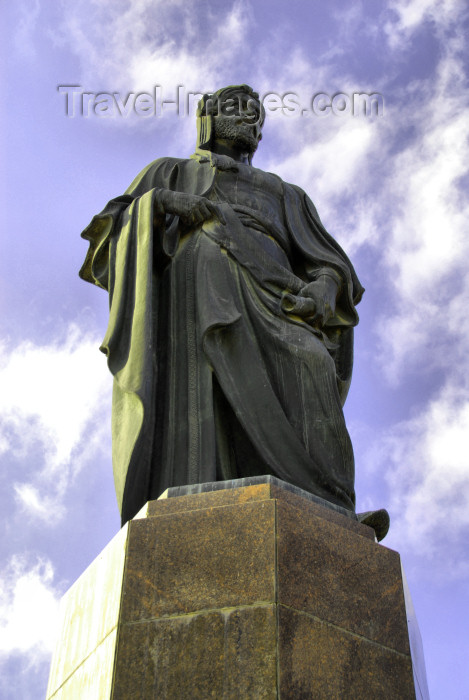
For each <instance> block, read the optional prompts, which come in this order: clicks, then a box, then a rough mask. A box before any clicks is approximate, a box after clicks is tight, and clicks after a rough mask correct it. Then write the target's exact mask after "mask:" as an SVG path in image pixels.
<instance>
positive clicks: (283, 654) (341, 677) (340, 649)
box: [278, 605, 415, 700]
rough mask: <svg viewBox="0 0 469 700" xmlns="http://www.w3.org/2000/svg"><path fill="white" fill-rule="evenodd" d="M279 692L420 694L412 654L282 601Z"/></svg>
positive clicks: (331, 699) (362, 698)
mask: <svg viewBox="0 0 469 700" xmlns="http://www.w3.org/2000/svg"><path fill="white" fill-rule="evenodd" d="M278 612H279V631H278V634H279V641H278V645H279V646H278V653H279V670H280V684H279V685H280V688H279V690H280V692H279V697H281V698H282V700H283V698H291V699H292V700H293V699H294V700H311V698H314V700H415V691H414V684H413V679H412V662H411V659H410V657H409V656H407V655H405V654H399V653H396V652H395V651H394V650H392V649H389V648H387V647H385V646H383V645H379V644H375V643H373V642H370V641H369V640H367V639H364V638H362V637H358V636H356V635H353V634H350V633H348V632H346V631H344V630H342V629H340V628H338V627H333V626H332V625H328V624H326V623H324V622H322V621H321V620H317V619H316V618H313V617H311V616H309V615H306V614H304V613H300V612H298V611H296V610H292V609H290V608H285V607H283V606H282V605H279V611H278Z"/></svg>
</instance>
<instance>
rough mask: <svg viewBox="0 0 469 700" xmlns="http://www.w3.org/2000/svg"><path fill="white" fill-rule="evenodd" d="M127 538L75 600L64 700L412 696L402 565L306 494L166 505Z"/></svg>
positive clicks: (207, 498) (277, 488) (278, 488)
mask: <svg viewBox="0 0 469 700" xmlns="http://www.w3.org/2000/svg"><path fill="white" fill-rule="evenodd" d="M119 542H120V545H119V547H117V548H116V543H115V542H114V544H113V543H110V545H109V547H110V549H109V552H108V553H107V549H108V548H106V549H105V550H104V552H103V555H102V556H101V561H102V564H101V565H100V567H99V568H97V567H96V564H95V565H91V566H90V567H89V569H88V570H87V571H85V572H84V574H83V575H82V576H81V577H80V579H79V582H80V583H79V586H78V588H77V584H75V588H72V589H71V590H72V594H69V595H68V597H66V598H65V603H64V605H65V608H64V613H63V615H64V618H63V619H64V625H65V626H66V623H65V621H69V622H70V630H69V632H67V633H65V632H64V633H63V634H62V636H61V639H60V644H59V647H58V650H57V652H56V655H55V657H54V662H53V666H52V669H53V672H52V674H51V678H53V683H52V686H53V689H52V688H51V693H50V695H49V696H48V697H50V699H51V700H52V698H54V700H71V699H72V698H73V699H75V698H81V697H86V698H88V697H89V698H94V697H96V698H99V700H127V699H128V698H132V700H134V699H135V700H140V699H141V700H150V699H151V700H153V698H155V697H158V698H168V699H173V698H174V700H180V699H182V698H191V699H192V698H194V699H198V698H204V699H205V698H217V699H220V700H227V699H231V698H233V699H235V698H236V699H238V698H243V699H244V698H246V699H250V698H252V699H253V700H257V699H258V698H282V700H290V699H292V700H303V699H304V700H306V699H308V700H309V699H310V698H337V699H340V700H342V699H343V698H354V700H355V699H356V698H360V700H367V699H368V698H370V699H371V698H386V700H387V699H388V698H390V699H392V698H396V699H397V698H399V700H407V698H414V697H415V693H414V690H413V680H412V661H411V655H410V651H409V642H408V632H407V621H406V613H405V604H404V595H403V587H402V578H401V571H400V561H399V555H398V554H397V553H396V552H393V551H392V550H389V549H387V548H385V547H383V546H382V545H379V544H376V543H375V541H374V534H373V530H371V529H370V528H369V527H367V526H365V525H363V524H361V523H359V522H357V521H356V520H354V519H353V518H350V517H348V516H345V515H342V514H341V513H339V512H337V511H334V510H331V509H325V508H323V507H322V506H321V505H320V504H318V503H316V502H314V501H311V499H308V498H303V497H302V495H301V494H300V493H298V489H297V490H296V491H295V490H292V489H283V488H282V485H281V483H280V482H278V480H276V482H271V481H269V483H248V484H243V485H240V486H239V487H237V488H233V487H232V488H227V489H225V490H223V489H220V488H217V489H213V490H210V489H208V490H207V489H205V490H203V489H202V490H201V492H200V493H185V494H183V495H180V496H178V495H173V496H170V497H169V498H162V499H161V500H158V501H153V502H151V503H149V504H147V506H146V507H145V508H144V509H142V511H141V512H140V513H139V514H138V516H137V517H136V518H135V519H134V520H133V521H131V522H129V523H128V525H127V527H126V531H122V532H121V534H120V536H119ZM116 557H117V559H116ZM77 583H78V582H77ZM74 590H75V591H76V590H79V591H82V592H81V593H80V601H85V602H86V601H87V600H88V601H89V609H88V610H87V611H83V610H82V607H83V605H82V603H81V602H80V612H79V614H76V611H74V609H73V608H74V606H75V605H76V604H77V600H78V599H77V595H76V593H74V592H73V591H74ZM95 590H98V591H106V590H112V591H114V593H113V597H112V606H111V607H110V606H109V605H107V604H106V605H105V606H104V610H105V611H107V612H105V615H106V618H105V624H104V623H103V624H104V626H103V624H101V623H100V622H99V620H94V619H93V620H91V618H90V616H91V617H93V618H94V617H95V616H98V617H99V616H100V615H101V613H100V611H99V609H98V608H100V607H101V606H102V603H100V602H99V601H100V600H101V598H102V595H101V593H100V594H99V595H101V598H99V597H98V598H99V599H96V601H94V602H93V597H94V593H93V592H94V591H95ZM119 591H120V598H119V599H117V598H116V595H117V594H118V593H119ZM98 603H99V605H98ZM111 608H112V610H113V611H114V612H113V619H112V620H111V619H109V610H111ZM67 624H68V623H67ZM90 624H92V625H93V629H96V630H98V631H99V630H101V629H102V630H103V634H107V636H105V638H104V639H103V638H102V637H103V634H101V632H99V634H95V633H93V634H92V635H90V632H89V629H87V627H89V625H90ZM63 630H65V627H63ZM77 640H84V641H83V643H81V646H80V647H78V646H77ZM93 647H94V648H93ZM104 649H105V651H106V653H105V663H103V661H102V659H103V658H104V657H103V653H104ZM64 675H66V676H67V677H66V678H65V677H64ZM94 675H96V677H95V680H93V678H94ZM82 691H83V692H82Z"/></svg>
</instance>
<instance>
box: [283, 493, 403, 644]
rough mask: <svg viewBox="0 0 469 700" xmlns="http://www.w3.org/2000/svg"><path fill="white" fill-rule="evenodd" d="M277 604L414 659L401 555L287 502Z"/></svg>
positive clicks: (284, 512)
mask: <svg viewBox="0 0 469 700" xmlns="http://www.w3.org/2000/svg"><path fill="white" fill-rule="evenodd" d="M277 509H278V511H277V512H278V514H277V536H278V601H279V603H282V604H284V605H287V606H288V607H291V608H294V609H295V610H301V611H303V612H307V613H310V614H311V615H315V616H316V617H318V618H319V619H321V620H324V621H327V622H330V623H332V624H334V625H337V626H338V627H341V628H343V629H344V630H347V631H349V632H354V633H355V634H359V635H362V636H363V637H366V638H367V639H370V640H372V641H374V642H378V643H380V644H385V645H386V646H388V647H391V648H392V649H395V650H396V651H399V652H402V653H403V654H409V653H410V650H409V639H408V633H407V619H406V614H405V603H404V593H403V588H402V575H401V564H400V557H399V555H398V554H397V552H394V551H392V550H391V549H387V548H386V547H383V546H381V545H377V544H375V543H374V542H371V541H369V540H365V539H364V538H362V537H357V536H356V535H355V533H353V532H349V531H344V529H343V528H341V527H339V526H338V525H335V524H334V523H331V522H329V521H325V520H323V519H321V518H318V517H317V516H316V515H313V514H312V513H310V512H308V511H306V510H304V509H302V510H299V509H297V508H293V507H292V506H290V505H286V504H284V503H282V502H279V503H278V506H277Z"/></svg>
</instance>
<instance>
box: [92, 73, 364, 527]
mask: <svg viewBox="0 0 469 700" xmlns="http://www.w3.org/2000/svg"><path fill="white" fill-rule="evenodd" d="M263 119H264V113H263V110H262V107H261V105H260V103H259V101H258V95H257V94H256V93H254V92H253V91H252V89H251V88H249V87H248V86H246V85H243V86H234V87H233V86H231V87H229V88H225V89H223V90H220V91H218V92H217V93H214V95H210V96H208V95H206V96H204V98H203V99H202V100H201V102H200V104H199V108H198V115H197V122H198V133H197V140H198V143H197V149H196V151H195V153H194V154H193V155H192V156H191V158H189V159H180V158H161V159H158V160H156V161H154V162H153V163H151V164H150V165H149V166H148V167H146V168H145V169H144V170H143V171H142V172H141V173H140V175H139V176H138V177H137V178H136V179H135V180H134V182H133V183H132V184H131V185H130V187H129V189H128V190H127V191H126V193H125V194H124V195H122V196H120V197H117V198H116V199H113V200H111V201H110V202H109V203H108V205H107V206H106V207H105V209H104V210H103V212H102V213H101V214H99V215H98V216H95V217H94V219H93V220H92V222H91V224H90V225H89V226H88V228H87V229H86V230H85V231H84V232H83V234H82V235H83V237H84V238H86V239H87V240H88V241H89V243H90V248H89V251H88V254H87V257H86V260H85V263H84V265H83V267H82V269H81V271H80V275H81V277H82V278H83V279H85V280H87V281H89V282H92V283H94V284H96V285H98V286H100V287H103V288H104V289H107V290H108V291H109V296H110V319H109V326H108V329H107V333H106V337H105V339H104V341H103V344H102V348H101V349H102V350H103V352H105V353H106V355H107V357H108V364H109V368H110V370H111V372H112V374H113V375H114V394H113V464H114V475H115V484H116V492H117V497H118V502H119V505H120V509H121V514H122V520H123V522H125V521H127V520H128V519H129V518H131V517H133V516H134V515H135V513H136V512H137V511H138V510H139V509H140V508H141V507H142V506H143V505H144V504H145V503H146V501H148V500H150V499H153V498H157V497H158V496H159V495H160V494H161V493H162V492H163V491H164V490H165V489H166V488H168V487H170V486H180V485H185V484H195V483H203V482H213V481H217V480H229V479H236V478H241V477H254V476H258V475H265V474H267V475H269V474H270V475H273V476H276V477H278V478H280V479H283V480H284V481H287V482H289V483H291V484H294V485H296V486H298V487H300V488H302V489H305V490H307V491H309V492H311V493H313V494H316V495H317V496H319V497H321V498H323V499H325V500H326V501H329V502H330V503H333V504H335V505H337V506H341V507H342V508H345V509H347V510H348V511H350V512H354V506H355V495H354V459H353V452H352V446H351V443H350V439H349V435H348V432H347V429H346V426H345V421H344V417H343V412H342V405H343V402H344V401H345V398H346V395H347V391H348V387H349V384H350V378H351V373H352V351H353V327H354V326H355V325H356V324H357V322H358V316H357V314H356V311H355V305H356V304H357V303H358V302H359V301H360V298H361V295H362V293H363V288H362V287H361V285H360V283H359V281H358V279H357V276H356V274H355V272H354V269H353V267H352V265H351V263H350V261H349V259H348V258H347V256H346V255H345V253H344V252H343V251H342V249H341V248H340V246H339V245H338V244H337V243H336V242H335V241H334V239H333V238H332V237H331V236H330V235H329V234H328V233H327V231H326V230H325V229H324V227H323V225H322V224H321V221H320V219H319V217H318V214H317V212H316V209H315V207H314V205H313V204H312V202H311V201H310V199H309V198H308V197H307V195H306V194H305V193H304V192H303V191H302V190H301V189H300V188H298V187H296V186H294V185H291V184H288V183H285V182H283V181H282V180H281V179H280V178H279V177H277V176H276V175H273V174H272V173H267V172H263V171H262V170H258V169H257V168H254V167H252V165H251V160H252V156H253V154H254V152H255V150H256V148H257V145H258V142H259V141H260V138H261V128H262V124H263Z"/></svg>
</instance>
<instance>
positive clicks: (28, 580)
mask: <svg viewBox="0 0 469 700" xmlns="http://www.w3.org/2000/svg"><path fill="white" fill-rule="evenodd" d="M60 595H61V593H59V591H58V589H57V587H56V585H55V584H54V569H53V566H52V564H51V562H50V561H49V560H48V559H39V558H36V560H35V561H34V562H32V561H30V560H28V558H26V557H19V556H14V557H12V558H11V560H10V562H9V563H8V565H7V567H6V568H5V569H4V570H3V571H2V574H1V576H0V662H5V661H6V660H7V659H8V657H9V656H11V655H14V654H21V655H25V656H26V658H27V662H28V665H32V666H37V665H39V664H41V663H43V662H44V661H45V659H46V658H47V657H48V656H49V655H50V653H51V651H52V649H53V645H54V643H55V635H56V633H57V624H58V612H59V599H60Z"/></svg>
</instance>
